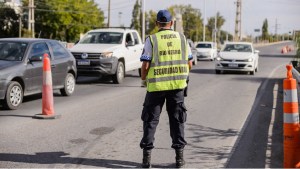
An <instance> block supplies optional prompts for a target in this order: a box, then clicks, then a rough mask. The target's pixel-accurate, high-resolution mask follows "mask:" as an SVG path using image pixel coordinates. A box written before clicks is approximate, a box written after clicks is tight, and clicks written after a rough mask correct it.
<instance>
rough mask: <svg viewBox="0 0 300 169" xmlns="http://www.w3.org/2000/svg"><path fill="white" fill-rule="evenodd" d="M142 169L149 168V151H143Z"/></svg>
mask: <svg viewBox="0 0 300 169" xmlns="http://www.w3.org/2000/svg"><path fill="white" fill-rule="evenodd" d="M142 168H151V150H145V149H144V150H143V163H142Z"/></svg>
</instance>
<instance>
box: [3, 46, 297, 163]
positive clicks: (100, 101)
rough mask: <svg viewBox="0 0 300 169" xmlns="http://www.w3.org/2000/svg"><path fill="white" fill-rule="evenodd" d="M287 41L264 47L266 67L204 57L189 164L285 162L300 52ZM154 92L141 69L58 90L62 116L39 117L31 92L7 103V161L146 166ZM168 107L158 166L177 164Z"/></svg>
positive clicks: (195, 87) (194, 75) (193, 90)
mask: <svg viewBox="0 0 300 169" xmlns="http://www.w3.org/2000/svg"><path fill="white" fill-rule="evenodd" d="M283 45H284V44H275V45H271V46H263V47H259V48H257V49H258V50H260V51H261V52H260V62H259V71H258V73H256V74H255V75H254V76H253V75H249V74H245V73H238V72H233V73H226V74H220V75H217V74H215V72H214V64H213V62H210V61H199V62H198V65H196V66H195V67H193V69H192V71H191V74H190V84H189V93H188V94H189V96H188V97H187V98H186V106H187V109H188V120H187V123H186V140H187V142H188V145H187V146H186V148H185V159H186V161H187V165H186V167H188V168H223V167H239V168H248V167H261V168H265V167H276V168H280V167H282V161H281V160H282V158H281V157H282V150H281V149H280V146H281V145H282V140H280V138H281V136H282V135H281V134H282V133H281V132H282V129H281V126H280V124H281V123H280V120H281V116H280V113H282V112H281V110H282V109H281V107H280V104H281V103H282V84H281V83H282V80H283V78H285V76H286V71H285V65H286V64H288V63H289V62H290V60H291V59H292V55H293V54H294V53H293V52H292V53H288V54H283V55H282V54H281V53H280V50H281V47H282V46H283ZM145 93H146V90H145V88H141V87H140V79H139V77H138V72H137V71H132V72H129V73H128V74H127V77H126V79H125V82H124V83H123V84H121V85H115V84H112V82H111V81H110V80H109V79H102V80H99V79H98V78H86V77H79V79H78V84H77V86H76V91H75V93H74V95H73V96H71V97H62V96H60V94H59V92H55V93H54V96H55V97H54V109H55V114H57V115H61V118H60V119H55V120H37V119H32V116H34V115H35V114H40V113H41V95H35V96H30V97H26V98H25V101H24V103H23V104H22V106H21V107H20V109H19V110H15V111H6V110H1V107H0V167H4V168H21V167H22V168H24V167H26V168H60V167H63V168H87V167H107V168H123V167H125V168H127V167H129V168H136V167H140V162H141V160H142V151H141V149H140V148H139V141H140V139H141V136H142V121H141V120H140V115H141V110H142V104H143V100H144V96H145ZM167 119H168V118H167V114H166V111H165V110H164V111H163V112H162V116H161V119H160V124H159V126H158V129H157V133H156V140H155V149H154V150H153V153H152V163H153V167H154V168H171V167H175V165H174V161H175V152H174V150H172V149H171V139H170V136H169V135H170V134H169V127H168V120H167Z"/></svg>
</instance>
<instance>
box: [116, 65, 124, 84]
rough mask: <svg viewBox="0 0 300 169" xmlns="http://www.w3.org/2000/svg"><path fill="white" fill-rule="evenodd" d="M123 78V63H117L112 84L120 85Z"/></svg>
mask: <svg viewBox="0 0 300 169" xmlns="http://www.w3.org/2000/svg"><path fill="white" fill-rule="evenodd" d="M124 77H125V67H124V64H123V62H118V66H117V71H116V74H114V75H113V82H114V83H115V84H121V83H122V82H123V80H124Z"/></svg>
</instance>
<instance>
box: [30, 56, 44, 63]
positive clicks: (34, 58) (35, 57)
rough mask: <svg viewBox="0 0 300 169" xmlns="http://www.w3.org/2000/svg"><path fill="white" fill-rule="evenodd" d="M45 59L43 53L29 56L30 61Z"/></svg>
mask: <svg viewBox="0 0 300 169" xmlns="http://www.w3.org/2000/svg"><path fill="white" fill-rule="evenodd" d="M42 60H43V55H33V56H31V57H30V58H29V61H30V62H40V61H42Z"/></svg>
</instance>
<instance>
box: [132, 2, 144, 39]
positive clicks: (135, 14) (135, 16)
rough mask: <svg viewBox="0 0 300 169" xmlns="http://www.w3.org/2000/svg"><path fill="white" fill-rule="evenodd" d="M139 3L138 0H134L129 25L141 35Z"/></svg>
mask: <svg viewBox="0 0 300 169" xmlns="http://www.w3.org/2000/svg"><path fill="white" fill-rule="evenodd" d="M141 14H142V13H141V5H140V4H139V0H136V2H135V4H134V7H133V10H132V19H131V24H130V27H131V28H133V29H136V30H137V31H138V32H139V34H140V35H141V32H142V26H141V20H142V17H141Z"/></svg>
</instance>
